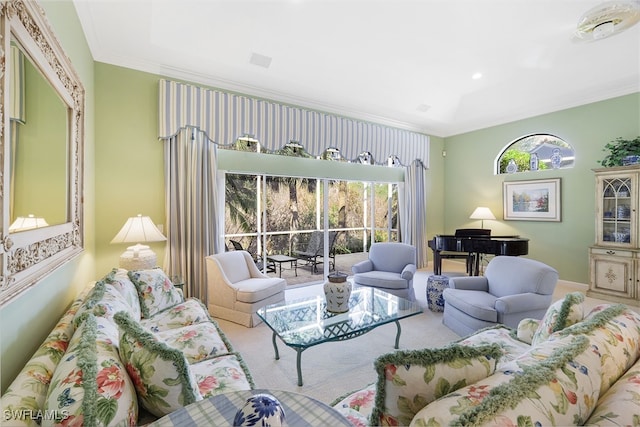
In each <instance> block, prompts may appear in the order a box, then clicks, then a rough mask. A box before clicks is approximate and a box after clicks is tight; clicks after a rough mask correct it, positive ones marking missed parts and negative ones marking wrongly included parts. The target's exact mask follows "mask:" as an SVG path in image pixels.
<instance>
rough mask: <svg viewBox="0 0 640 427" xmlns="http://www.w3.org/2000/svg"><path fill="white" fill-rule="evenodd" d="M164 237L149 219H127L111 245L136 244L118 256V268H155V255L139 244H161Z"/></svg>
mask: <svg viewBox="0 0 640 427" xmlns="http://www.w3.org/2000/svg"><path fill="white" fill-rule="evenodd" d="M165 240H167V238H166V237H164V235H163V234H162V233H161V232H160V230H158V228H157V227H156V226H155V224H154V223H153V221H151V218H150V217H148V216H142V215H138V216H134V217H131V218H129V219H127V222H126V223H125V224H124V225H123V226H122V228H121V229H120V231H119V232H118V234H116V237H114V238H113V240H111V243H134V242H135V243H137V244H136V245H134V246H129V247H128V248H127V250H126V251H124V253H123V254H122V255H120V268H124V269H125V270H144V269H149V268H154V267H155V266H156V260H157V257H156V254H155V252H153V251H152V250H151V248H149V246H147V245H142V244H140V243H141V242H144V243H146V242H163V241H165Z"/></svg>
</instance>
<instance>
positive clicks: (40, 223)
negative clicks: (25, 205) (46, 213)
mask: <svg viewBox="0 0 640 427" xmlns="http://www.w3.org/2000/svg"><path fill="white" fill-rule="evenodd" d="M48 225H49V224H47V221H45V220H44V218H38V217H36V216H34V215H27V216H19V217H18V218H16V220H15V221H13V223H12V224H11V225H10V226H9V233H15V232H18V231H25V230H31V229H34V228H40V227H47V226H48Z"/></svg>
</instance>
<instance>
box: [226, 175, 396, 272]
mask: <svg viewBox="0 0 640 427" xmlns="http://www.w3.org/2000/svg"><path fill="white" fill-rule="evenodd" d="M225 182H226V188H225V197H226V200H225V206H226V208H225V244H226V245H227V249H228V250H234V249H238V248H242V249H245V250H247V251H249V252H250V253H251V254H252V255H253V256H254V258H255V259H256V260H257V261H262V260H266V261H267V263H260V265H261V266H262V267H264V268H265V269H266V268H267V267H268V257H269V256H273V255H276V254H278V255H287V256H291V257H294V258H296V259H297V269H296V270H297V271H296V273H297V276H296V275H293V277H290V276H291V274H289V275H288V276H287V281H288V282H289V283H292V282H296V283H303V282H314V281H322V280H323V277H324V275H325V274H327V273H328V272H329V271H330V270H333V269H335V268H337V269H339V270H341V271H343V272H345V273H349V274H350V272H351V265H352V264H353V263H355V262H357V261H359V260H362V259H366V254H367V252H368V248H369V247H370V245H371V243H372V242H374V241H396V240H398V238H399V233H398V202H397V201H398V198H397V188H398V185H397V184H396V183H371V182H360V181H348V180H330V179H317V178H299V177H287V176H275V175H252V174H242V173H227V174H226V180H225ZM325 207H326V208H325ZM325 212H326V214H327V216H326V217H325ZM238 243H239V244H238ZM325 246H326V247H327V250H326V251H325ZM287 267H290V268H292V267H294V266H293V265H287ZM277 274H279V272H278V273H277ZM283 277H284V276H283Z"/></svg>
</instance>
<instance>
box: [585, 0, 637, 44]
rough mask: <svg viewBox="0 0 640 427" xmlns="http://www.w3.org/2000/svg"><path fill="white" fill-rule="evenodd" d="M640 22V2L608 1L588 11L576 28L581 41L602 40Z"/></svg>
mask: <svg viewBox="0 0 640 427" xmlns="http://www.w3.org/2000/svg"><path fill="white" fill-rule="evenodd" d="M638 21H640V1H608V2H605V3H602V4H601V5H599V6H596V7H594V8H592V9H590V10H588V11H587V12H586V13H585V14H584V15H582V17H581V18H580V20H579V21H578V26H577V28H576V33H575V35H576V37H577V38H578V39H580V40H600V39H604V38H606V37H610V36H612V35H615V34H618V33H620V32H622V31H624V30H626V29H628V28H631V27H632V26H634V25H635V24H637V23H638Z"/></svg>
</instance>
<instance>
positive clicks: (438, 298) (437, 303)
mask: <svg viewBox="0 0 640 427" xmlns="http://www.w3.org/2000/svg"><path fill="white" fill-rule="evenodd" d="M448 287H449V278H448V277H447V276H441V275H435V274H434V275H431V276H429V278H428V279H427V307H429V310H431V311H433V312H443V311H444V298H443V297H442V292H443V291H444V289H445V288H448Z"/></svg>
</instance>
